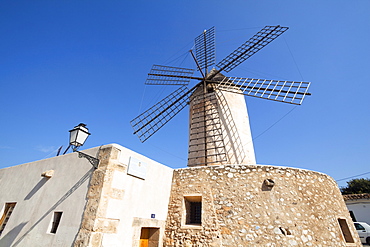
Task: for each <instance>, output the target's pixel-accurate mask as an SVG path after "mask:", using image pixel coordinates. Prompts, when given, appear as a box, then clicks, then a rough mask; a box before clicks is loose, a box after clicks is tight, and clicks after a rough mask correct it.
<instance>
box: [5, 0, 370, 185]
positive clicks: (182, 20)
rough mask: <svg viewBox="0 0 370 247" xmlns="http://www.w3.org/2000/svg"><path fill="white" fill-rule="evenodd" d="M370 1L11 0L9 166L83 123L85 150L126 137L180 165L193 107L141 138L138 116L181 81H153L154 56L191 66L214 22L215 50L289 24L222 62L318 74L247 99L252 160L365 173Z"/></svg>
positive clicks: (369, 160)
mask: <svg viewBox="0 0 370 247" xmlns="http://www.w3.org/2000/svg"><path fill="white" fill-rule="evenodd" d="M369 12H370V1H368V0H366V1H361V0H356V1H348V0H346V1H342V0H335V1H334V0H332V1H316V0H313V1H296V0H294V1H293V0H285V1H263V0H262V1H247V0H243V1H215V0H212V1H206V0H205V1H162V0H159V1H140V0H139V1H10V0H2V1H0V113H1V124H0V168H3V167H8V166H14V165H17V164H22V163H26V162H31V161H35V160H39V159H43V158H47V157H53V156H54V155H55V154H56V150H57V148H58V147H60V146H61V145H64V148H65V147H66V146H67V144H68V134H69V133H68V130H70V129H71V128H73V127H74V126H75V125H77V124H79V123H80V122H83V123H86V124H87V127H88V128H89V130H90V132H91V133H92V134H91V136H90V137H89V139H88V140H87V142H86V144H85V146H84V147H83V149H87V148H91V147H95V146H100V145H102V144H109V143H118V144H120V145H123V146H125V147H127V148H129V149H132V150H134V151H136V152H139V153H141V154H144V155H146V156H148V157H150V158H152V159H154V160H156V161H158V162H161V163H163V164H165V165H168V166H170V167H173V168H178V167H185V166H186V158H187V141H188V137H187V135H188V130H187V125H188V122H187V121H188V112H187V109H185V110H184V111H183V112H181V113H180V114H179V115H178V116H176V117H175V118H174V119H173V120H172V121H171V122H170V123H169V124H167V125H166V126H165V127H164V128H162V129H161V130H160V131H159V132H158V133H157V134H156V135H154V136H153V137H152V138H151V139H149V140H148V141H147V142H146V143H144V144H142V143H141V142H140V141H139V139H138V138H137V137H136V136H134V135H133V134H132V128H131V126H130V120H131V119H133V118H134V117H136V116H137V115H138V114H139V113H140V112H142V111H143V110H145V109H146V108H148V107H150V106H151V105H152V104H154V103H156V101H158V100H159V99H161V98H163V97H165V96H166V95H167V93H169V92H170V91H173V90H175V89H176V88H175V87H173V86H172V87H171V86H167V87H161V86H145V85H144V82H145V79H146V77H147V73H148V72H149V70H150V68H151V66H152V64H162V65H173V66H183V67H190V68H194V63H193V62H192V60H191V58H190V56H189V54H188V53H187V51H188V50H189V49H191V48H192V46H193V40H194V38H195V37H196V36H197V35H199V34H200V33H201V32H202V31H203V30H204V29H207V28H210V27H212V26H215V27H216V45H217V47H216V53H217V61H220V60H221V59H222V58H223V57H225V56H226V55H228V54H229V53H230V52H231V51H233V50H234V49H235V48H236V47H238V46H239V45H240V44H241V43H242V42H244V41H245V40H247V39H249V38H250V37H251V36H252V35H254V34H255V33H256V32H258V31H259V30H260V29H261V28H262V27H264V26H265V25H282V26H288V27H290V29H289V30H288V31H287V32H285V34H283V35H282V36H281V37H279V38H278V39H276V40H275V41H274V42H273V43H271V44H270V45H268V46H267V47H266V48H264V49H263V50H261V51H260V52H258V53H257V54H255V55H254V56H252V57H251V58H250V59H248V60H247V61H246V62H244V63H243V64H242V65H241V66H239V68H238V69H235V70H233V71H232V72H230V73H229V74H227V75H229V76H238V77H252V78H267V79H279V80H283V79H285V80H296V81H301V80H304V81H310V82H312V84H311V90H310V92H311V93H312V96H310V97H308V98H307V99H306V100H305V101H304V103H303V105H302V106H298V107H296V106H293V105H287V104H283V103H279V102H272V101H267V100H262V99H254V98H251V97H247V98H246V99H247V104H248V109H249V114H250V121H251V128H252V133H253V137H254V138H255V140H254V145H255V150H256V156H257V162H258V163H260V164H274V165H282V166H291V167H299V168H305V169H310V170H315V171H320V172H324V173H326V174H328V175H330V176H332V177H333V178H334V179H337V180H338V179H342V178H346V177H349V176H352V175H357V174H361V173H365V172H370V134H369V133H370V123H369V122H370V114H369V113H370V110H369V106H370V97H369V91H370V74H369V65H370V46H369V44H370V14H369ZM363 177H367V175H365V176H363ZM368 177H370V174H369V175H368ZM339 185H340V186H343V185H346V181H340V182H339Z"/></svg>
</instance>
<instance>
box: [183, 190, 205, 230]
mask: <svg viewBox="0 0 370 247" xmlns="http://www.w3.org/2000/svg"><path fill="white" fill-rule="evenodd" d="M185 209H186V222H185V224H187V225H201V224H202V197H201V196H187V197H185Z"/></svg>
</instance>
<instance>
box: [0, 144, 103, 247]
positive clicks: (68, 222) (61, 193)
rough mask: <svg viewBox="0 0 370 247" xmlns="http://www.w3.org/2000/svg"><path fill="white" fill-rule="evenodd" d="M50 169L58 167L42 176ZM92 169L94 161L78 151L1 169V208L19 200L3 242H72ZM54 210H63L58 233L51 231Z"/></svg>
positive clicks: (1, 237) (79, 220)
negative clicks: (49, 174) (51, 175)
mask: <svg viewBox="0 0 370 247" xmlns="http://www.w3.org/2000/svg"><path fill="white" fill-rule="evenodd" d="M97 151H98V148H95V149H91V150H89V153H90V154H92V155H95V154H96V152H97ZM48 170H54V175H53V177H51V178H45V177H42V176H41V174H42V173H43V172H45V171H48ZM92 172H93V169H92V166H91V164H90V163H89V162H88V161H87V160H86V159H80V158H78V154H77V153H70V154H66V155H63V156H58V157H54V158H50V159H45V160H40V161H35V162H31V163H26V164H22V165H18V166H14V167H9V168H5V169H1V170H0V210H2V209H3V208H4V205H5V203H7V202H16V203H17V204H16V206H15V208H14V211H13V213H12V215H11V217H10V219H9V221H8V223H7V225H6V227H5V229H4V231H3V233H2V235H1V236H0V246H2V247H6V246H71V245H72V243H73V242H74V239H75V237H76V234H77V232H78V230H79V228H80V224H81V219H82V216H83V211H84V207H85V204H86V193H87V190H88V185H89V181H90V178H91V174H92ZM54 211H62V212H63V214H62V218H61V221H60V225H59V228H58V230H57V232H56V234H51V233H48V232H49V231H50V223H51V220H52V217H53V214H54Z"/></svg>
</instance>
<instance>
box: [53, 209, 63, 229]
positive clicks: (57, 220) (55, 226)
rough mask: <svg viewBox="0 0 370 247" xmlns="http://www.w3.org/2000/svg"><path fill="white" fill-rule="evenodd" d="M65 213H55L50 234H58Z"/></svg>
mask: <svg viewBox="0 0 370 247" xmlns="http://www.w3.org/2000/svg"><path fill="white" fill-rule="evenodd" d="M62 214H63V212H54V215H53V221H52V222H51V228H50V233H54V234H55V233H57V229H58V226H59V223H60V219H61V218H62Z"/></svg>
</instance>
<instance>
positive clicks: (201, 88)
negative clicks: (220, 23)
mask: <svg viewBox="0 0 370 247" xmlns="http://www.w3.org/2000/svg"><path fill="white" fill-rule="evenodd" d="M286 30H288V28H287V27H281V26H265V27H264V28H262V29H261V30H260V31H259V32H258V33H257V34H255V35H254V36H253V37H252V38H250V39H249V40H248V41H246V42H245V43H244V44H242V45H241V46H240V47H238V48H237V49H236V50H235V51H233V52H232V53H230V54H229V55H228V56H227V57H225V58H224V59H223V60H221V61H220V62H219V63H217V64H216V62H215V57H216V56H215V28H214V27H212V28H210V29H209V30H205V31H204V32H203V33H202V34H200V35H199V36H198V37H196V38H195V54H194V53H193V51H192V50H190V53H191V55H192V57H193V58H194V61H195V63H196V65H197V69H198V71H199V73H200V74H201V76H198V77H197V76H193V74H194V72H195V70H194V69H188V68H179V67H170V66H163V65H153V67H152V69H151V71H150V73H149V74H148V78H147V80H146V83H145V84H147V85H177V86H179V88H178V89H176V90H175V91H174V92H172V93H171V94H169V95H168V96H166V97H165V98H164V99H162V100H161V101H159V102H158V103H157V104H155V105H154V106H152V107H151V108H149V109H148V110H146V111H145V112H143V113H142V114H140V115H139V116H138V117H136V118H135V119H133V120H132V121H131V125H132V127H133V129H134V134H136V135H137V136H138V137H139V139H140V140H141V142H145V141H146V140H147V139H148V138H149V137H151V136H152V135H153V134H154V133H156V132H157V131H158V130H159V129H160V128H162V127H163V126H164V125H165V124H166V123H167V122H168V121H170V120H171V119H172V118H173V117H174V116H175V115H176V114H178V113H179V112H180V111H181V110H182V109H184V108H185V107H186V106H187V105H188V104H189V106H190V114H189V115H190V116H189V122H190V123H189V149H188V166H206V165H217V164H255V163H256V160H255V155H254V148H253V142H252V137H251V132H250V126H249V118H248V112H247V107H246V103H245V99H244V95H246V96H252V97H258V98H262V99H267V100H273V101H279V102H283V103H289V104H295V105H300V104H301V103H302V101H303V99H304V97H305V96H306V95H310V93H308V88H309V85H310V83H309V82H296V81H280V80H266V79H253V78H242V77H226V76H224V75H223V74H222V73H221V72H230V71H231V70H233V69H234V68H235V67H237V66H238V65H239V64H241V63H242V62H244V61H245V60H247V59H248V58H249V57H251V56H252V55H254V54H255V53H256V52H258V51H259V50H261V49H262V48H263V47H265V46H266V45H268V44H269V43H270V42H271V41H273V40H274V39H276V38H277V37H279V36H280V35H281V34H282V33H284V32H285V31H286ZM215 64H216V68H217V69H216V68H212V69H210V67H211V66H213V65H215ZM191 80H197V81H198V82H197V83H196V85H195V86H193V87H192V88H190V89H189V88H188V87H187V86H188V85H189V82H190V81H191Z"/></svg>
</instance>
